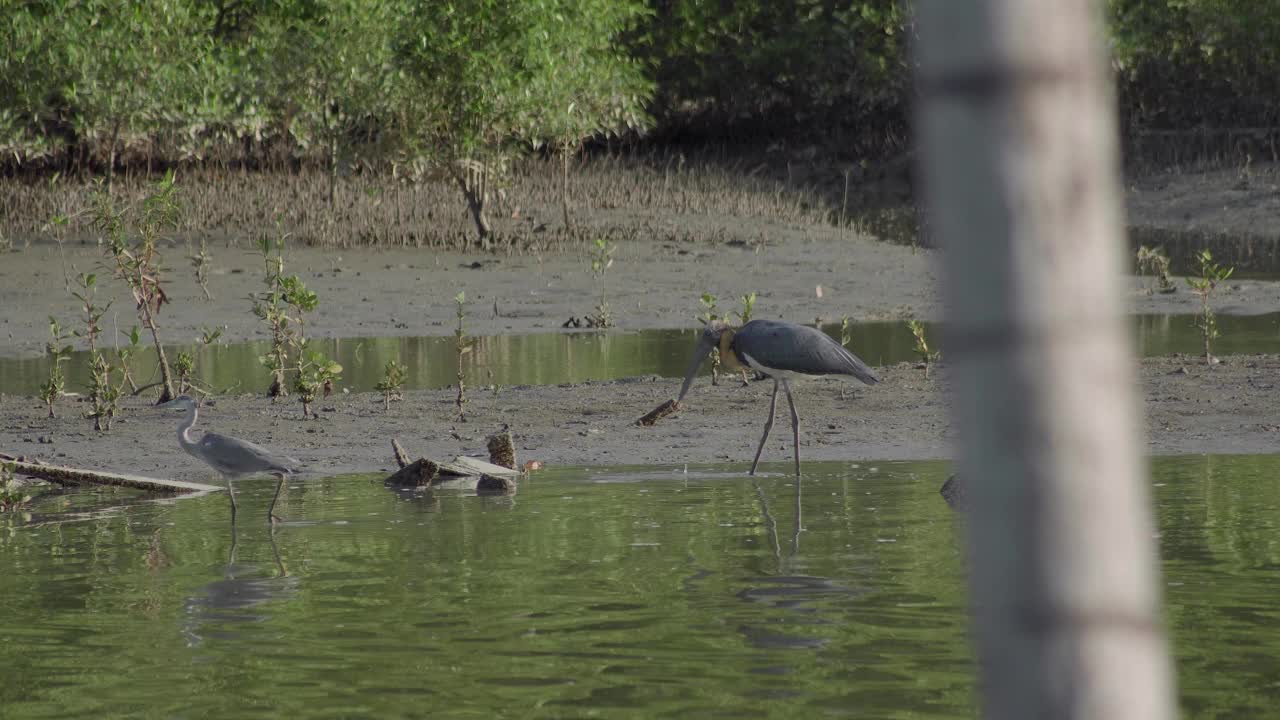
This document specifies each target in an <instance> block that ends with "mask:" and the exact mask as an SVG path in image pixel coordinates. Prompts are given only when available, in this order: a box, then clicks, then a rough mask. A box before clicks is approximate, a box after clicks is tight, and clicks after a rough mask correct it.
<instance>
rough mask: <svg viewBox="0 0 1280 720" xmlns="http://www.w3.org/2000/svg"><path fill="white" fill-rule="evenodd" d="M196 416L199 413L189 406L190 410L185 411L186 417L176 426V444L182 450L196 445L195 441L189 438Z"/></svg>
mask: <svg viewBox="0 0 1280 720" xmlns="http://www.w3.org/2000/svg"><path fill="white" fill-rule="evenodd" d="M198 414H199V412H198V411H197V410H196V407H195V406H194V405H193V406H191V409H190V410H188V411H187V416H186V417H185V418H183V419H182V422H181V423H179V424H178V444H179V445H181V446H182V447H183V449H184V450H185V449H188V448H191V447H193V446H194V445H195V444H196V441H195V440H194V439H192V437H191V427H192V426H193V425H195V424H196V415H198Z"/></svg>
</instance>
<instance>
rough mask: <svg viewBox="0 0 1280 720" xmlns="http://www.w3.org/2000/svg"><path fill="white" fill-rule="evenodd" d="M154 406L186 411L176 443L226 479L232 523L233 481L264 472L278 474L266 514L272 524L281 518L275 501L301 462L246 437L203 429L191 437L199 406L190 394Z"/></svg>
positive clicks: (233, 518) (233, 503)
mask: <svg viewBox="0 0 1280 720" xmlns="http://www.w3.org/2000/svg"><path fill="white" fill-rule="evenodd" d="M156 407H159V408H163V409H173V410H185V411H186V412H187V416H186V417H185V418H183V419H182V422H181V423H179V424H178V444H179V445H181V446H182V449H183V450H186V451H187V454H188V455H191V456H193V457H196V458H198V459H200V460H203V461H204V462H205V464H207V465H208V466H209V467H212V468H213V469H214V470H217V471H218V473H219V474H221V475H222V477H224V478H226V481H227V495H228V496H230V497H231V522H233V523H234V522H235V520H236V492H235V487H234V486H233V485H232V481H233V480H235V479H236V478H239V477H244V476H246V475H256V474H258V473H266V474H269V475H275V476H277V477H278V478H279V479H280V481H279V482H278V483H277V484H276V494H275V495H273V496H272V498H271V507H270V509H268V510H267V517H268V518H269V519H270V520H271V522H272V523H275V522H279V521H280V520H281V519H282V518H280V517H279V516H277V515H276V512H275V511H276V500H278V499H279V498H280V489H281V488H282V487H283V486H284V481H285V478H286V477H287V476H289V475H292V474H293V473H295V472H298V470H300V469H301V466H302V464H301V463H299V462H298V461H297V460H294V459H293V458H291V457H287V456H285V455H277V454H275V453H273V452H271V451H270V450H268V449H266V448H264V447H262V446H261V445H255V444H254V443H251V442H249V441H248V440H241V439H240V438H233V437H229V436H227V435H219V434H218V433H212V432H206V433H205V434H204V435H201V436H200V438H199V439H198V440H196V439H193V438H192V436H191V428H192V426H194V425H195V424H196V418H197V416H198V415H199V409H198V406H197V404H196V401H195V400H193V399H191V397H190V396H189V395H180V396H178V397H176V398H174V399H173V400H170V401H169V402H166V403H161V404H160V405H157V406H156Z"/></svg>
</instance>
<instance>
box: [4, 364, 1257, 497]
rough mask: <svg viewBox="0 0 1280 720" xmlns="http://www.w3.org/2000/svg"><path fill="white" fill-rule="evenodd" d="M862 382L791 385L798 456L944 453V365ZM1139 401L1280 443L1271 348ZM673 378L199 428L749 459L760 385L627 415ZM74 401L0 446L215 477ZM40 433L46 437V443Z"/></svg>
mask: <svg viewBox="0 0 1280 720" xmlns="http://www.w3.org/2000/svg"><path fill="white" fill-rule="evenodd" d="M879 372H880V374H881V377H882V378H883V382H882V383H881V384H879V385H876V386H874V387H862V386H858V385H856V384H852V383H851V384H849V385H848V389H849V390H850V392H849V393H848V397H847V398H846V399H841V398H840V384H841V383H842V382H843V381H841V380H835V379H827V380H813V381H810V382H806V383H802V384H800V385H799V386H798V388H797V391H796V402H797V405H798V407H799V409H800V412H801V418H802V419H801V423H802V424H801V454H802V458H804V459H809V460H845V461H851V462H854V461H877V460H907V459H947V458H949V457H950V456H951V443H952V439H953V433H952V432H951V427H950V420H949V417H948V407H947V395H948V393H947V380H946V371H945V367H944V368H943V369H942V370H941V371H939V372H935V373H933V374H931V376H930V377H929V378H928V379H926V378H925V376H924V372H923V370H920V369H918V368H916V367H914V366H912V365H910V364H906V363H901V364H898V365H894V366H891V367H886V368H881V369H880V371H879ZM1141 376H1142V397H1143V399H1144V403H1143V407H1144V410H1145V417H1146V428H1147V439H1146V447H1147V449H1148V451H1149V452H1150V453H1152V454H1156V455H1170V454H1195V453H1269V452H1275V450H1276V447H1277V445H1280V411H1278V408H1277V401H1276V398H1277V396H1278V393H1277V391H1276V384H1277V382H1280V356H1278V355H1240V356H1231V357H1229V358H1227V359H1226V361H1225V362H1224V363H1223V364H1222V365H1218V366H1215V367H1213V368H1209V367H1206V366H1204V365H1203V364H1201V363H1200V362H1199V360H1198V358H1192V357H1179V356H1171V357H1161V358H1150V359H1147V360H1145V361H1143V362H1142V365H1141ZM678 386H679V383H678V381H676V380H672V379H669V378H657V377H652V376H651V377H638V378H628V379H625V380H617V381H611V382H592V383H582V384H577V385H561V386H521V387H512V388H503V389H501V390H500V391H499V392H498V393H497V394H496V395H495V394H493V393H491V392H486V391H483V390H476V391H473V392H472V393H471V395H470V398H471V401H470V403H469V405H468V414H467V417H468V419H467V422H461V423H460V422H457V421H456V418H455V408H454V405H453V398H454V394H453V391H451V390H438V391H419V392H409V393H406V394H405V399H404V401H403V402H398V403H393V404H392V406H391V410H390V411H387V412H384V411H383V409H382V400H381V397H380V396H379V395H377V394H373V393H353V394H346V395H342V394H340V395H336V396H334V397H331V398H330V399H329V400H327V401H324V402H322V403H320V405H319V407H320V408H321V411H320V413H319V414H320V419H319V420H304V419H303V418H302V417H301V413H300V411H299V406H298V404H297V403H296V402H292V401H282V402H280V403H276V404H272V403H271V402H270V401H268V400H267V399H265V398H263V397H260V396H251V395H243V396H229V397H222V398H218V399H216V400H214V401H213V402H212V403H211V405H210V406H209V407H207V408H206V409H205V411H204V412H203V413H202V414H201V422H200V425H198V426H197V427H198V428H204V429H212V430H216V431H218V432H222V433H226V434H230V435H235V436H240V437H246V438H251V439H254V440H256V441H260V442H262V443H263V444H266V445H267V446H269V447H271V448H273V449H276V450H279V451H281V452H287V453H289V454H292V455H294V456H296V457H298V458H299V459H300V460H302V461H303V462H304V463H306V464H307V466H308V468H309V469H310V471H311V472H314V473H316V474H319V475H335V474H345V473H356V472H381V471H387V470H390V469H391V468H392V467H393V460H392V453H391V439H392V438H397V439H399V440H400V442H401V443H403V444H404V445H405V447H406V448H407V449H409V451H410V452H411V453H413V454H423V455H427V456H431V457H436V458H450V457H452V456H453V455H457V454H470V455H477V456H481V457H484V456H486V455H487V453H486V451H485V439H486V436H487V435H489V434H490V433H493V432H496V431H497V430H498V429H499V428H500V427H501V425H502V424H503V423H507V424H510V426H511V428H512V431H513V433H514V435H515V440H516V447H517V452H518V455H519V457H520V459H521V461H524V460H540V461H542V462H544V463H547V464H552V465H631V464H646V465H658V466H672V467H675V466H679V465H680V464H683V463H690V464H698V463H724V462H729V463H734V464H737V465H740V466H741V468H742V470H743V472H745V471H746V469H747V467H748V466H749V463H750V460H751V455H752V453H754V451H755V443H756V442H757V440H758V438H759V432H760V430H761V427H762V425H763V422H764V416H765V413H766V411H767V406H768V395H769V391H770V383H769V382H768V381H763V382H754V383H751V384H750V385H749V386H748V387H742V386H741V383H739V382H733V381H725V382H722V383H721V384H720V385H719V386H714V387H713V386H711V385H710V381H709V379H707V378H702V379H700V380H699V382H698V385H696V386H695V390H694V391H693V392H692V393H691V394H690V396H689V397H688V398H687V399H686V407H685V409H683V410H682V411H680V412H679V413H677V414H675V415H672V416H670V417H668V418H666V419H664V420H662V421H660V422H659V423H658V424H657V425H656V426H654V427H637V426H636V425H634V421H635V420H636V419H637V418H639V417H640V416H641V415H643V414H644V413H646V412H648V411H649V410H651V409H652V408H653V407H655V406H656V405H658V404H659V403H660V402H662V401H663V400H665V399H667V398H669V397H671V396H672V395H674V393H675V392H676V391H677V390H678ZM82 408H83V405H82V404H77V403H75V402H64V403H63V404H62V405H61V407H60V409H61V413H62V416H61V417H59V418H57V419H53V420H49V419H46V418H45V417H44V408H43V405H42V404H41V402H40V401H39V400H38V399H35V398H12V397H10V398H5V399H4V402H3V403H2V404H0V451H5V452H10V453H15V454H23V455H29V456H34V457H38V458H42V459H44V460H47V461H51V462H57V463H61V464H67V465H73V466H83V467H92V468H99V469H105V470H114V471H120V472H124V471H128V472H134V473H140V474H143V475H157V476H163V477H166V478H170V479H175V480H194V481H199V480H206V481H208V480H211V479H213V478H212V477H211V472H210V471H209V470H207V469H206V468H204V467H203V466H202V465H201V464H199V463H198V462H197V461H196V460H194V459H193V458H190V457H188V456H187V455H185V454H184V453H183V452H182V451H181V450H180V449H179V447H178V443H177V440H176V439H175V433H174V428H176V426H177V419H176V417H174V416H172V415H170V414H168V413H163V412H161V411H158V410H155V409H153V408H151V407H150V406H149V405H148V404H147V403H146V402H145V401H144V400H141V399H131V400H130V401H129V402H128V403H127V404H126V410H125V413H124V415H123V417H121V418H120V419H119V420H117V425H116V427H115V428H114V429H113V430H112V431H111V433H110V434H109V435H100V434H97V433H95V432H94V431H93V430H92V425H91V423H90V422H89V421H87V420H84V419H82V418H80V417H79V414H80V412H81V411H82ZM789 430H790V428H788V427H786V421H785V419H783V420H781V421H779V424H778V425H777V426H776V427H775V429H774V433H773V436H772V437H771V438H770V441H769V443H768V445H766V448H765V453H764V457H763V460H762V461H763V462H766V463H769V464H770V465H769V466H768V467H767V468H766V469H767V470H771V471H777V472H783V471H787V470H788V469H789V467H790V466H789V465H788V463H789V461H790V457H791V456H790V452H791V450H790V431H789ZM42 439H43V441H42Z"/></svg>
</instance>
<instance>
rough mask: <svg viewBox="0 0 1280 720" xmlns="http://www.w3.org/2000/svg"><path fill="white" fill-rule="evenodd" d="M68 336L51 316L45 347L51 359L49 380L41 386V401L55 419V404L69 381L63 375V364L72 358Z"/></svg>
mask: <svg viewBox="0 0 1280 720" xmlns="http://www.w3.org/2000/svg"><path fill="white" fill-rule="evenodd" d="M66 340H67V335H66V333H65V332H64V331H63V329H62V325H61V324H59V323H58V319H57V318H55V317H53V316H52V315H50V316H49V342H48V343H47V344H46V345H45V354H46V355H47V356H48V358H49V379H48V380H46V381H45V383H44V384H43V385H41V386H40V399H42V400H44V404H45V405H46V406H48V408H49V417H54V414H53V404H54V403H55V402H57V400H58V398H60V397H62V391H63V390H65V389H66V384H67V379H66V376H65V375H63V373H62V363H64V362H66V361H67V360H68V359H69V358H70V356H71V346H70V345H68V344H66Z"/></svg>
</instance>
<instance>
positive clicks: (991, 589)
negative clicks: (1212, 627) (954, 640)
mask: <svg viewBox="0 0 1280 720" xmlns="http://www.w3.org/2000/svg"><path fill="white" fill-rule="evenodd" d="M915 6H916V10H917V15H916V19H917V22H918V31H919V37H918V43H917V47H916V59H917V61H918V63H919V70H918V78H917V79H918V88H919V91H920V102H919V105H918V108H917V116H916V127H917V133H918V135H919V140H920V147H921V161H920V162H921V164H920V170H921V175H920V177H921V178H922V180H923V189H924V197H925V199H926V203H927V206H928V208H929V211H930V213H931V222H932V225H933V227H934V229H935V230H936V232H937V234H938V238H939V240H940V242H941V244H942V246H943V247H944V248H945V258H946V269H945V273H944V275H945V278H946V299H947V303H948V305H947V307H948V338H947V358H948V360H949V361H951V364H952V367H953V375H952V378H953V387H954V388H955V389H956V396H955V400H954V403H953V407H954V411H953V413H954V421H955V427H956V430H957V433H958V436H959V441H960V442H959V456H958V464H959V472H960V475H961V477H962V478H963V479H964V480H965V481H966V482H967V484H968V485H969V486H970V487H969V488H968V494H969V499H970V503H969V504H970V506H971V520H970V522H969V533H970V535H969V538H970V548H971V552H970V561H971V572H970V578H971V580H970V582H971V596H972V599H973V604H974V622H975V629H976V645H977V652H978V656H979V660H980V668H981V674H982V688H983V696H984V697H983V705H984V714H985V715H986V716H987V717H990V718H1002V719H1003V718H1009V719H1010V720H1013V719H1017V720H1023V719H1024V718H1114V719H1116V720H1121V719H1123V720H1154V719H1157V718H1159V719H1163V718H1171V717H1174V715H1175V704H1174V699H1173V681H1172V672H1171V667H1170V662H1169V656H1168V648H1167V645H1166V641H1165V637H1164V633H1163V630H1162V627H1161V621H1160V612H1159V609H1160V595H1159V590H1158V584H1157V579H1158V570H1157V565H1156V552H1155V542H1154V540H1153V524H1152V520H1151V516H1150V510H1149V507H1148V503H1149V498H1148V490H1147V485H1146V482H1147V481H1146V467H1145V464H1144V461H1143V457H1142V453H1141V450H1140V447H1141V446H1140V434H1139V430H1140V425H1139V423H1140V422H1141V421H1140V415H1139V407H1138V403H1137V399H1136V396H1135V392H1136V388H1137V377H1136V372H1135V368H1134V360H1133V357H1134V354H1133V348H1132V347H1131V344H1132V339H1131V337H1130V333H1129V331H1128V328H1127V326H1126V322H1125V317H1124V312H1125V308H1124V300H1123V295H1122V286H1121V278H1122V275H1123V264H1122V254H1121V253H1122V246H1123V243H1122V237H1121V218H1120V216H1121V206H1120V199H1121V192H1120V187H1119V183H1118V168H1117V151H1116V136H1117V127H1116V120H1115V109H1114V100H1113V95H1112V86H1111V80H1110V77H1109V70H1108V67H1107V65H1106V63H1105V57H1104V54H1103V48H1102V45H1101V42H1100V37H1101V36H1100V30H1101V14H1100V10H1101V8H1100V6H1099V5H1098V3H1096V2H1094V1H1093V0H974V1H972V2H958V1H957V0H917V1H916V3H915Z"/></svg>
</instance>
